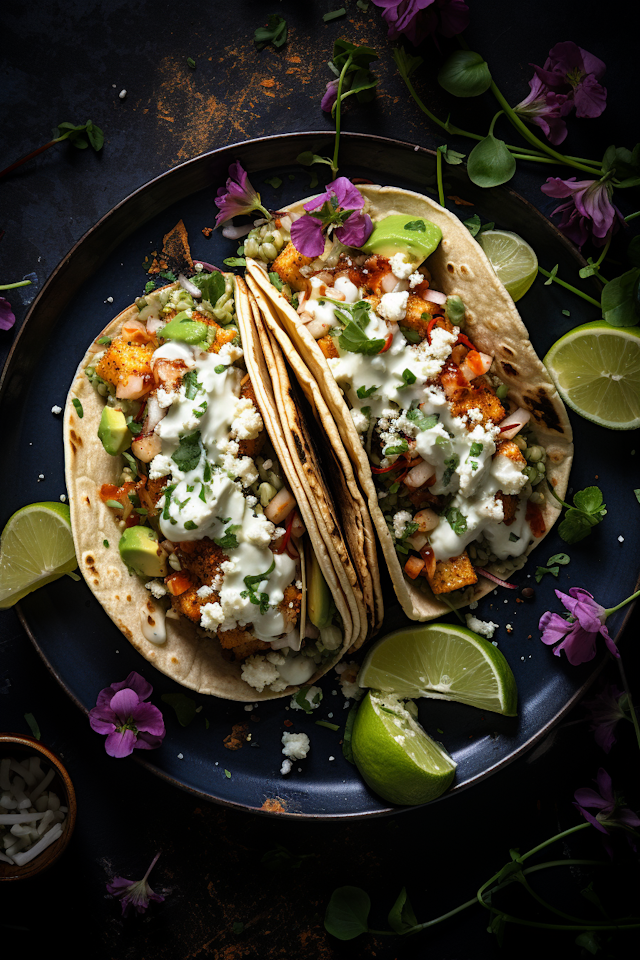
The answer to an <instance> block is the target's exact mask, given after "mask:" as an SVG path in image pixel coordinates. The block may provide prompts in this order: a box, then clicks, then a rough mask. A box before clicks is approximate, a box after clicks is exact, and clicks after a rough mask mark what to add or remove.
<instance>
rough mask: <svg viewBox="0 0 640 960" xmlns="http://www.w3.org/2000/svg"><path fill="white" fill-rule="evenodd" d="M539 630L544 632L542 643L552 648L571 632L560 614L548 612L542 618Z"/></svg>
mask: <svg viewBox="0 0 640 960" xmlns="http://www.w3.org/2000/svg"><path fill="white" fill-rule="evenodd" d="M538 629H539V630H540V631H541V632H542V636H541V637H540V639H541V640H542V642H543V643H546V644H547V646H550V645H551V644H552V643H558V641H559V640H562V639H563V638H564V637H565V636H566V634H567V633H568V632H569V630H570V625H569V624H568V623H567V621H566V620H565V619H563V617H561V616H560V614H559V613H551V612H550V611H549V610H547V612H546V613H543V614H542V616H541V617H540V623H539V624H538Z"/></svg>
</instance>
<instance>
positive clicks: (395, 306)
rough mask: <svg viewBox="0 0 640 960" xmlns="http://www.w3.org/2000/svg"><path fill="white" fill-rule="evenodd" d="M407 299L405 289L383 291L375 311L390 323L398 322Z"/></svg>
mask: <svg viewBox="0 0 640 960" xmlns="http://www.w3.org/2000/svg"><path fill="white" fill-rule="evenodd" d="M408 299H409V294H408V292H407V291H406V290H403V291H402V292H399V293H385V294H383V296H382V299H381V300H380V303H379V304H378V306H377V307H376V313H377V314H378V316H380V317H382V318H383V319H384V320H388V321H389V322H390V323H399V321H400V320H404V318H405V316H406V313H407V300H408ZM456 339H457V337H456Z"/></svg>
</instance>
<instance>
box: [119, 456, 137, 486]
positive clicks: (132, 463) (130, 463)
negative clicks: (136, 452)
mask: <svg viewBox="0 0 640 960" xmlns="http://www.w3.org/2000/svg"><path fill="white" fill-rule="evenodd" d="M122 456H123V457H124V459H125V460H126V461H127V464H128V466H129V469H130V470H131V475H132V476H131V479H132V480H135V479H136V477H137V476H138V464H137V463H136V461H135V460H134V458H133V457H132V456H131V454H130V453H128V452H127V451H126V450H125V451H124V453H123V454H122Z"/></svg>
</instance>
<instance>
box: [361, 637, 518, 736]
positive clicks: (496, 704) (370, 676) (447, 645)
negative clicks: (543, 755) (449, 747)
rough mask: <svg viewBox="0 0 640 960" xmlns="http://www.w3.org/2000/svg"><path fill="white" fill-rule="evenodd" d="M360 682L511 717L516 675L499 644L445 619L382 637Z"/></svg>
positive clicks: (362, 685)
mask: <svg viewBox="0 0 640 960" xmlns="http://www.w3.org/2000/svg"><path fill="white" fill-rule="evenodd" d="M358 682H359V684H360V686H361V687H373V688H374V689H375V690H382V691H384V692H385V693H393V694H395V695H396V696H398V697H430V698H433V699H436V700H455V701H457V702H458V703H467V704H469V705H470V706H472V707H478V708H479V709H480V710H490V711H491V712H492V713H502V714H504V715H505V716H507V717H515V715H516V708H517V704H518V692H517V689H516V681H515V678H514V676H513V673H512V672H511V667H510V666H509V664H508V663H507V661H506V660H505V658H504V657H503V656H502V654H501V653H500V651H499V650H498V648H497V647H494V646H493V644H492V643H490V642H489V641H488V640H484V639H483V638H482V637H479V636H478V635H477V634H476V633H472V632H471V630H467V629H466V627H459V626H457V625H454V624H449V623H429V624H425V625H424V626H415V627H407V628H406V629H404V630H398V631H397V632H396V633H390V634H389V636H388V637H383V638H382V640H379V641H378V642H377V643H376V644H375V646H373V647H372V648H371V650H370V651H369V653H368V655H367V657H366V659H365V661H364V663H363V664H362V668H361V670H360V673H359V675H358Z"/></svg>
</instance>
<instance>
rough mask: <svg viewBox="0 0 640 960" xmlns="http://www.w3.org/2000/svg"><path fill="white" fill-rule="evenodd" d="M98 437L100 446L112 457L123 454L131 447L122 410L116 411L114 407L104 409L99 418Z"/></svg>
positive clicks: (130, 438)
mask: <svg viewBox="0 0 640 960" xmlns="http://www.w3.org/2000/svg"><path fill="white" fill-rule="evenodd" d="M98 437H99V438H100V440H101V441H102V446H103V447H104V448H105V450H106V451H107V453H110V454H111V456H112V457H117V456H118V454H119V453H124V451H125V450H127V449H128V448H129V447H130V446H131V441H132V439H133V437H132V436H131V433H130V432H129V428H128V427H127V421H126V419H125V416H124V413H123V412H122V410H116V409H115V408H114V407H105V408H104V410H103V411H102V416H101V417H100V426H99V427H98Z"/></svg>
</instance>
